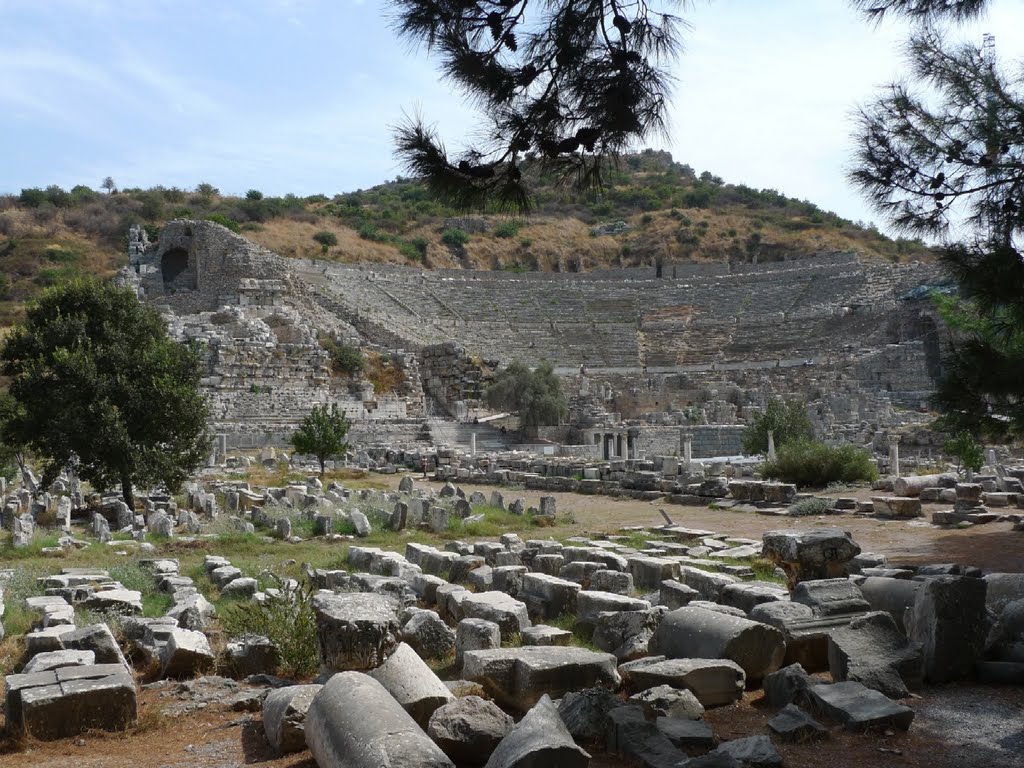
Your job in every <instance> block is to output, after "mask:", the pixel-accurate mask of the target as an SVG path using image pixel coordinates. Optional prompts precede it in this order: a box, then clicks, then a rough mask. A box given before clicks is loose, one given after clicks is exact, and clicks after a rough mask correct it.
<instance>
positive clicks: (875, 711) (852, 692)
mask: <svg viewBox="0 0 1024 768" xmlns="http://www.w3.org/2000/svg"><path fill="white" fill-rule="evenodd" d="M806 696H807V704H808V706H809V707H810V708H811V709H812V710H814V711H815V712H817V713H819V714H820V715H822V716H824V717H830V718H832V719H833V720H836V721H838V722H839V723H841V724H842V725H843V727H844V728H846V729H847V730H849V731H863V730H867V729H868V728H884V727H889V728H895V729H897V730H900V731H905V730H907V729H908V728H909V727H910V724H911V723H912V722H913V720H914V710H912V709H911V708H910V707H905V706H903V705H902V704H897V703H896V702H895V701H892V700H891V699H889V698H887V697H886V696H884V695H883V694H881V693H879V692H878V691H873V690H871V689H870V688H865V687H864V686H863V685H861V684H860V683H855V682H852V681H848V682H845V683H833V684H831V685H812V686H810V687H809V688H808V689H807V691H806Z"/></svg>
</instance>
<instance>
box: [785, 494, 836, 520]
mask: <svg viewBox="0 0 1024 768" xmlns="http://www.w3.org/2000/svg"><path fill="white" fill-rule="evenodd" d="M831 509H832V502H830V501H829V500H828V499H819V498H812V499H802V500H801V501H798V502H797V503H796V504H793V505H792V506H791V507H790V508H789V510H788V512H789V514H791V515H792V516H793V517H811V516H812V515H827V514H828V513H829V512H830V511H831Z"/></svg>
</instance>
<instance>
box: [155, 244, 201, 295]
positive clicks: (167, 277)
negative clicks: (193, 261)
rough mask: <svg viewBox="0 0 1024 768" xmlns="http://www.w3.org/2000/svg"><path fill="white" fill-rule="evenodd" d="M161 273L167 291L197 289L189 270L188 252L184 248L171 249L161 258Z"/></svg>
mask: <svg viewBox="0 0 1024 768" xmlns="http://www.w3.org/2000/svg"><path fill="white" fill-rule="evenodd" d="M160 273H161V275H162V276H163V280H164V288H165V289H181V288H189V289H194V288H195V287H196V286H195V280H194V279H193V277H192V273H191V272H190V271H189V268H188V251H186V250H185V249H184V248H171V249H170V250H168V251H167V252H166V253H165V254H164V255H163V256H162V257H161V258H160Z"/></svg>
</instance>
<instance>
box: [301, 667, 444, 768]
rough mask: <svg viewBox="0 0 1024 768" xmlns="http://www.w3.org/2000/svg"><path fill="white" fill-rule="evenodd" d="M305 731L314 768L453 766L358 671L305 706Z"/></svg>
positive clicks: (343, 676)
mask: <svg viewBox="0 0 1024 768" xmlns="http://www.w3.org/2000/svg"><path fill="white" fill-rule="evenodd" d="M305 730H306V745H307V746H308V747H309V750H310V752H312V754H313V759H314V760H316V762H317V765H321V766H334V765H337V766H347V767H349V768H380V766H389V768H454V764H453V763H452V761H451V760H449V759H448V757H447V756H446V755H445V754H444V752H442V751H441V748H440V747H438V746H437V745H436V744H435V743H434V742H433V741H431V740H430V738H429V737H428V736H427V735H426V734H425V733H424V732H423V731H422V730H421V729H420V727H419V726H418V725H417V724H416V721H415V720H413V719H412V716H411V715H409V713H408V712H406V711H405V710H404V709H403V708H402V705H401V704H399V703H398V702H397V701H395V699H394V698H393V697H392V696H391V694H390V693H388V692H387V689H385V688H384V686H383V685H381V684H380V683H378V682H377V681H376V680H374V679H373V678H372V677H370V676H369V675H364V674H362V673H361V672H341V673H339V674H336V675H334V676H333V677H332V678H331V679H330V680H328V681H327V683H326V684H325V685H324V687H323V688H322V689H321V690H320V692H319V693H317V694H316V696H314V697H313V701H312V703H311V704H310V705H309V710H308V711H307V712H306V721H305Z"/></svg>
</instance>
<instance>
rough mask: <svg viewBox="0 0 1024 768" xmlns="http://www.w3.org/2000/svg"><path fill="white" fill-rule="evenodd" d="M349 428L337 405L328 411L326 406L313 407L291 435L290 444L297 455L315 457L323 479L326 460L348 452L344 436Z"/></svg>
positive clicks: (348, 423)
mask: <svg viewBox="0 0 1024 768" xmlns="http://www.w3.org/2000/svg"><path fill="white" fill-rule="evenodd" d="M351 426H352V424H351V422H349V420H348V419H346V418H345V412H344V411H339V410H338V405H337V403H334V404H332V405H331V407H330V408H329V409H328V407H327V406H326V405H315V406H313V410H312V411H310V412H309V413H308V414H306V417H305V418H304V419H303V420H302V424H301V425H300V426H299V428H298V429H297V430H296V431H295V432H294V433H293V434H292V437H291V444H292V447H293V448H294V449H295V450H296V451H297V452H298V453H301V454H304V455H306V456H316V460H317V461H318V462H319V463H320V477H323V476H324V471H325V469H324V464H325V462H326V461H327V459H328V458H330V457H331V456H337V455H339V454H342V453H344V452H345V451H347V450H348V443H346V442H345V436H346V435H347V434H348V430H349V428H350V427H351Z"/></svg>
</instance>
